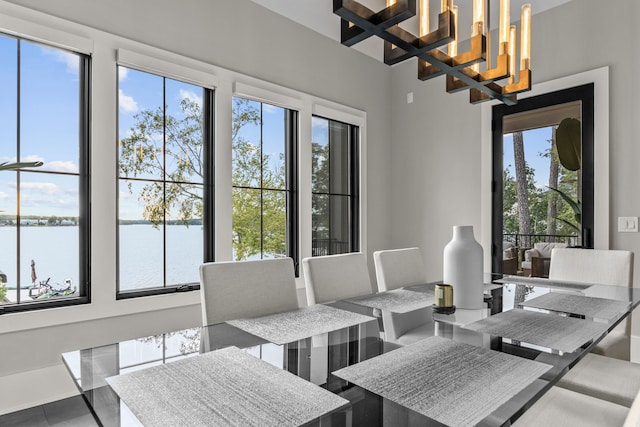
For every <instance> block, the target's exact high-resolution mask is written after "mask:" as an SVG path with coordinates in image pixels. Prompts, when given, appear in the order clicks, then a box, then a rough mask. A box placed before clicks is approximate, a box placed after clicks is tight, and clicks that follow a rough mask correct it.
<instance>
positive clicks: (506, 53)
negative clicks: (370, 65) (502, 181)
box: [333, 0, 531, 105]
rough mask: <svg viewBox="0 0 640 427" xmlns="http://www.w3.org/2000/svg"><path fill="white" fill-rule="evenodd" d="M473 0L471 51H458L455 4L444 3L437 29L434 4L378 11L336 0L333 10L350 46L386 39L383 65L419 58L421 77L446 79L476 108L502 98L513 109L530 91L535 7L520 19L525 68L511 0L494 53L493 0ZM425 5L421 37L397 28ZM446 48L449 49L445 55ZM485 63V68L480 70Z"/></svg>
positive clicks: (402, 0) (391, 3)
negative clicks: (432, 20) (433, 24)
mask: <svg viewBox="0 0 640 427" xmlns="http://www.w3.org/2000/svg"><path fill="white" fill-rule="evenodd" d="M472 1H473V25H472V27H471V28H472V30H471V38H470V40H469V50H468V51H466V52H462V53H458V7H457V6H454V5H453V0H440V4H441V5H440V13H439V14H438V26H437V28H435V29H431V25H430V22H429V18H430V16H429V0H387V7H386V8H385V9H383V10H381V11H380V12H374V11H372V10H370V9H369V8H367V7H366V6H364V5H362V4H360V3H359V2H357V1H355V0H333V12H334V13H335V14H336V15H338V16H340V17H341V18H342V19H341V28H340V33H341V42H342V44H343V45H345V46H353V45H354V44H356V43H358V42H360V41H362V40H365V39H367V38H369V37H371V36H374V35H375V36H377V37H380V38H381V39H383V40H384V62H385V64H388V65H393V64H397V63H399V62H402V61H405V60H407V59H409V58H413V57H417V58H418V78H419V79H420V80H428V79H431V78H434V77H438V76H441V75H443V74H444V75H445V76H446V88H447V92H449V93H454V92H459V91H462V90H467V89H468V90H469V100H470V102H471V103H472V104H476V103H479V102H483V101H488V100H491V99H497V100H499V101H501V102H503V103H504V104H507V105H514V104H515V103H516V94H517V93H520V92H524V91H527V90H530V89H531V69H530V57H531V5H529V4H525V5H524V6H522V15H521V20H520V68H519V70H517V69H516V45H517V39H516V37H517V31H516V26H515V25H511V17H510V0H500V25H499V29H498V36H499V40H498V53H497V56H496V58H495V63H492V55H491V31H490V26H489V1H490V0H472ZM417 2H419V3H420V8H419V18H420V35H419V36H415V35H413V34H411V33H410V32H409V31H407V30H405V29H403V28H401V27H400V26H399V25H398V24H400V23H401V22H403V21H405V20H407V19H409V18H411V17H413V16H415V15H416V10H417V7H416V6H417V4H416V3H417ZM445 48H446V51H445ZM481 63H482V67H481Z"/></svg>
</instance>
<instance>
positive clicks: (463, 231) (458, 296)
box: [442, 225, 484, 309]
mask: <svg viewBox="0 0 640 427" xmlns="http://www.w3.org/2000/svg"><path fill="white" fill-rule="evenodd" d="M443 256H444V263H443V274H442V279H443V281H444V283H447V284H449V285H452V286H453V304H454V305H455V306H456V307H457V308H468V309H478V308H482V307H483V303H484V298H483V267H482V262H483V260H482V258H483V251H482V246H480V243H478V242H476V240H475V238H474V237H473V226H471V225H457V226H454V227H453V239H451V241H450V242H449V243H448V244H447V246H445V247H444V254H443Z"/></svg>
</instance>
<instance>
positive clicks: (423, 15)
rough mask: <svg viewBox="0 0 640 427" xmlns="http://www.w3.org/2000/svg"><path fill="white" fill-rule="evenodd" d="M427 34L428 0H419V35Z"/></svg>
mask: <svg viewBox="0 0 640 427" xmlns="http://www.w3.org/2000/svg"><path fill="white" fill-rule="evenodd" d="M426 34H429V0H420V37H422V36H424V35H426Z"/></svg>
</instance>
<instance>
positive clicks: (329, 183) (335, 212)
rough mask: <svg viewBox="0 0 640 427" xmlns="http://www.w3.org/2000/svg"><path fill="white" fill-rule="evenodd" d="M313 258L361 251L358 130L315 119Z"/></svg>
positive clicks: (312, 179) (312, 181)
mask: <svg viewBox="0 0 640 427" xmlns="http://www.w3.org/2000/svg"><path fill="white" fill-rule="evenodd" d="M312 125H313V130H312V153H311V155H312V160H311V162H312V165H311V167H312V178H311V186H312V187H311V188H312V192H313V195H312V207H311V212H312V227H313V228H312V251H311V253H312V255H313V256H318V255H334V254H341V253H346V252H357V251H358V250H359V231H358V230H359V226H358V218H359V210H358V207H359V197H358V194H359V185H360V184H359V179H358V177H359V173H358V161H359V156H358V127H357V126H353V125H350V124H347V123H342V122H338V121H335V120H330V119H326V118H323V117H318V116H314V117H313V121H312Z"/></svg>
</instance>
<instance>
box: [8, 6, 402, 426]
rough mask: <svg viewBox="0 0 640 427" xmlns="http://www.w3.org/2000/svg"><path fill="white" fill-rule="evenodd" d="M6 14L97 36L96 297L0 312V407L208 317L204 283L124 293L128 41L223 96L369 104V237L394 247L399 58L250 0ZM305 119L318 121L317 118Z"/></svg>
mask: <svg viewBox="0 0 640 427" xmlns="http://www.w3.org/2000/svg"><path fill="white" fill-rule="evenodd" d="M12 3H15V4H17V5H19V6H16V5H14V4H12ZM22 6H26V7H27V8H29V9H26V8H24V7H22ZM328 7H329V6H328ZM31 8H33V9H36V10H38V12H35V11H34V10H30V9H31ZM40 12H42V13H40ZM70 21H72V22H70ZM3 23H4V24H6V25H11V26H15V27H17V28H24V30H22V32H24V33H25V34H26V35H29V34H30V33H31V32H36V33H37V32H40V30H42V29H44V30H43V33H45V37H44V38H45V39H46V34H48V33H52V32H56V31H58V30H59V31H61V34H71V39H72V40H73V39H74V38H77V39H79V40H85V41H87V40H88V41H89V43H88V45H89V46H92V49H93V79H92V80H93V94H92V95H93V106H92V108H93V117H92V120H93V122H92V133H93V140H92V179H93V182H92V197H93V198H92V215H93V216H92V220H93V224H92V278H91V279H92V291H93V294H92V303H91V304H88V305H83V306H76V307H66V308H59V309H53V310H41V311H37V312H28V313H15V314H5V315H2V316H0V361H1V363H0V414H2V413H6V412H11V411H14V410H18V409H22V408H25V407H29V406H33V405H35V404H40V403H43V402H46V401H52V400H56V399H59V398H62V397H66V396H67V395H69V394H70V393H73V392H74V389H73V384H72V383H71V381H70V379H69V380H68V381H66V382H65V381H64V378H67V376H65V375H63V374H62V372H63V371H62V369H63V368H62V365H61V359H60V354H61V353H62V352H64V351H69V350H73V349H80V348H87V347H91V346H96V345H100V344H107V343H110V342H114V341H118V340H123V339H128V338H133V337H136V336H144V335H149V334H153V333H160V332H165V331H170V330H175V329H180V328H185V327H189V326H194V325H198V324H199V323H200V307H199V295H198V294H197V293H196V292H192V293H186V294H175V295H163V296H156V297H148V298H138V299H132V300H122V301H116V300H115V265H116V241H115V234H116V205H115V204H116V175H115V173H116V170H117V168H116V164H115V162H116V158H115V155H116V150H115V141H116V138H117V136H116V125H115V120H116V112H117V106H116V104H115V102H116V101H115V100H116V96H115V95H116V92H115V88H116V76H115V70H116V67H115V60H116V55H117V49H118V48H125V49H129V50H131V51H135V52H141V51H142V53H144V54H148V55H151V56H153V57H158V56H160V57H162V58H163V59H165V60H169V61H171V58H172V57H174V56H175V55H179V56H180V57H181V58H182V59H183V61H184V63H185V64H186V65H187V66H189V65H193V66H194V67H196V68H198V69H204V70H205V71H207V72H208V71H211V70H213V71H212V72H213V73H214V74H216V76H217V78H218V80H219V84H220V86H219V88H218V90H217V92H216V100H217V102H221V100H230V97H231V94H232V92H233V90H235V88H236V87H237V84H238V83H242V84H244V85H245V86H244V87H245V88H246V87H254V88H257V89H258V92H259V91H260V90H262V91H263V92H264V93H268V92H269V91H270V90H272V91H274V93H277V95H279V96H280V95H281V96H282V99H290V100H291V99H292V100H293V101H292V102H296V103H299V104H300V105H301V106H302V108H304V109H305V111H307V112H309V111H319V112H320V111H325V112H327V111H332V110H331V109H332V108H334V109H337V110H339V111H343V112H346V114H350V113H353V112H356V113H357V112H358V111H363V112H366V115H365V118H366V124H367V125H366V128H364V129H362V130H363V132H364V134H365V137H366V139H365V144H366V147H364V150H363V153H364V158H363V165H362V166H363V169H364V170H365V172H366V175H365V179H366V181H365V182H364V183H363V184H364V187H365V188H368V189H369V192H372V191H373V192H374V193H375V194H374V195H375V197H367V193H366V192H365V193H364V194H363V201H364V202H365V206H364V207H363V211H365V212H366V213H367V214H366V217H365V218H364V220H363V225H364V227H365V228H364V230H363V237H364V240H365V242H366V246H365V249H366V250H367V251H368V253H369V259H370V258H371V257H370V254H371V252H372V251H374V250H378V249H381V248H384V247H388V245H389V241H390V223H391V221H390V216H389V215H390V207H389V206H390V203H389V194H390V188H391V176H390V170H389V166H388V161H389V155H390V146H389V142H388V141H389V139H390V138H389V136H390V121H391V119H390V116H391V107H390V105H389V103H388V99H389V96H390V88H391V80H390V75H391V70H390V68H389V67H387V66H385V65H383V64H381V63H379V62H377V61H375V60H373V59H372V58H370V57H368V56H366V55H364V54H361V53H358V52H356V51H354V50H352V49H349V48H346V47H343V46H340V45H339V44H337V43H336V42H334V41H332V40H330V39H328V38H326V37H323V36H321V35H319V34H317V33H315V32H313V31H310V30H308V29H305V28H303V27H301V26H299V25H297V24H295V23H293V22H291V21H288V20H286V19H284V18H282V17H281V16H279V15H277V14H275V13H272V12H270V11H268V10H266V9H264V8H262V7H260V6H258V5H256V4H254V3H252V2H250V1H248V0H234V1H232V2H229V1H207V2H204V1H198V0H187V1H180V2H176V1H173V0H137V1H135V2H132V1H129V0H110V1H108V2H105V1H101V0H91V1H87V0H64V1H56V2H41V1H31V0H16V1H12V2H3V1H0V27H3ZM3 28H6V27H3ZM19 32H21V31H19ZM114 35H115V36H114ZM155 48H159V49H160V50H157V49H155ZM218 107H219V110H218V111H217V114H218V121H217V123H219V124H220V123H229V122H230V108H231V104H230V102H229V103H228V105H226V104H225V105H220V104H218ZM327 107H328V108H327ZM309 114H310V113H309ZM225 116H226V118H227V119H228V120H226V121H225V120H224V119H225ZM309 117H310V116H309ZM354 117H355V118H362V117H361V116H358V115H357V114H356V115H355V116H354ZM306 120H308V122H309V123H307V124H308V125H309V126H310V118H308V119H306ZM303 126H304V123H301V131H302V132H303V134H302V141H301V144H302V145H305V144H306V145H310V135H311V133H310V129H307V130H306V131H305V129H304V127H303ZM229 131H230V130H229V129H221V128H220V127H219V128H218V131H217V132H218V134H217V137H218V139H217V140H216V144H217V145H218V144H220V146H218V147H217V150H218V151H217V153H216V155H219V156H227V157H228V158H229V160H230V158H231V157H230V148H229V147H228V146H226V145H225V141H226V143H227V145H229V141H230V138H225V135H227V136H228V134H229ZM308 163H310V162H308ZM301 167H302V166H301ZM221 169H224V168H221ZM225 173H226V175H225ZM216 178H217V179H218V178H220V180H221V181H218V182H217V184H218V188H217V192H216V201H217V202H219V201H221V200H222V202H223V203H221V204H218V205H217V208H220V209H221V214H220V215H219V217H217V221H218V224H217V226H220V227H221V229H220V230H218V231H219V232H218V233H217V235H216V238H217V242H216V245H217V249H218V250H219V251H218V254H219V255H220V256H222V257H223V258H225V257H226V258H228V256H229V254H230V250H229V247H230V238H229V239H226V237H230V232H229V230H228V229H227V228H229V227H228V226H229V225H230V219H229V215H230V208H229V204H230V203H229V201H228V200H227V201H226V204H225V203H224V199H225V194H227V195H228V196H229V197H230V190H228V188H226V187H229V186H228V185H227V186H225V185H224V183H228V182H230V173H228V171H224V170H217V171H216ZM308 178H309V180H310V177H308ZM307 186H309V184H307ZM225 189H226V190H228V191H227V192H226V193H225ZM305 191H306V192H308V187H307V188H302V189H301V193H302V192H305ZM310 200H311V198H310V196H308V197H307V196H305V197H303V200H302V203H303V204H304V203H306V204H308V206H306V205H305V206H304V207H303V208H304V209H302V211H306V212H308V216H309V218H303V219H302V225H303V226H304V224H305V221H306V224H307V226H308V224H309V222H310V203H311V202H310ZM303 233H304V230H303ZM225 239H226V240H225ZM227 240H229V241H227ZM307 240H309V239H308V238H307ZM309 246H310V245H309ZM304 251H306V252H304ZM309 253H310V247H309V248H305V249H303V255H305V254H309ZM372 272H373V270H372ZM68 378H70V377H68Z"/></svg>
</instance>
